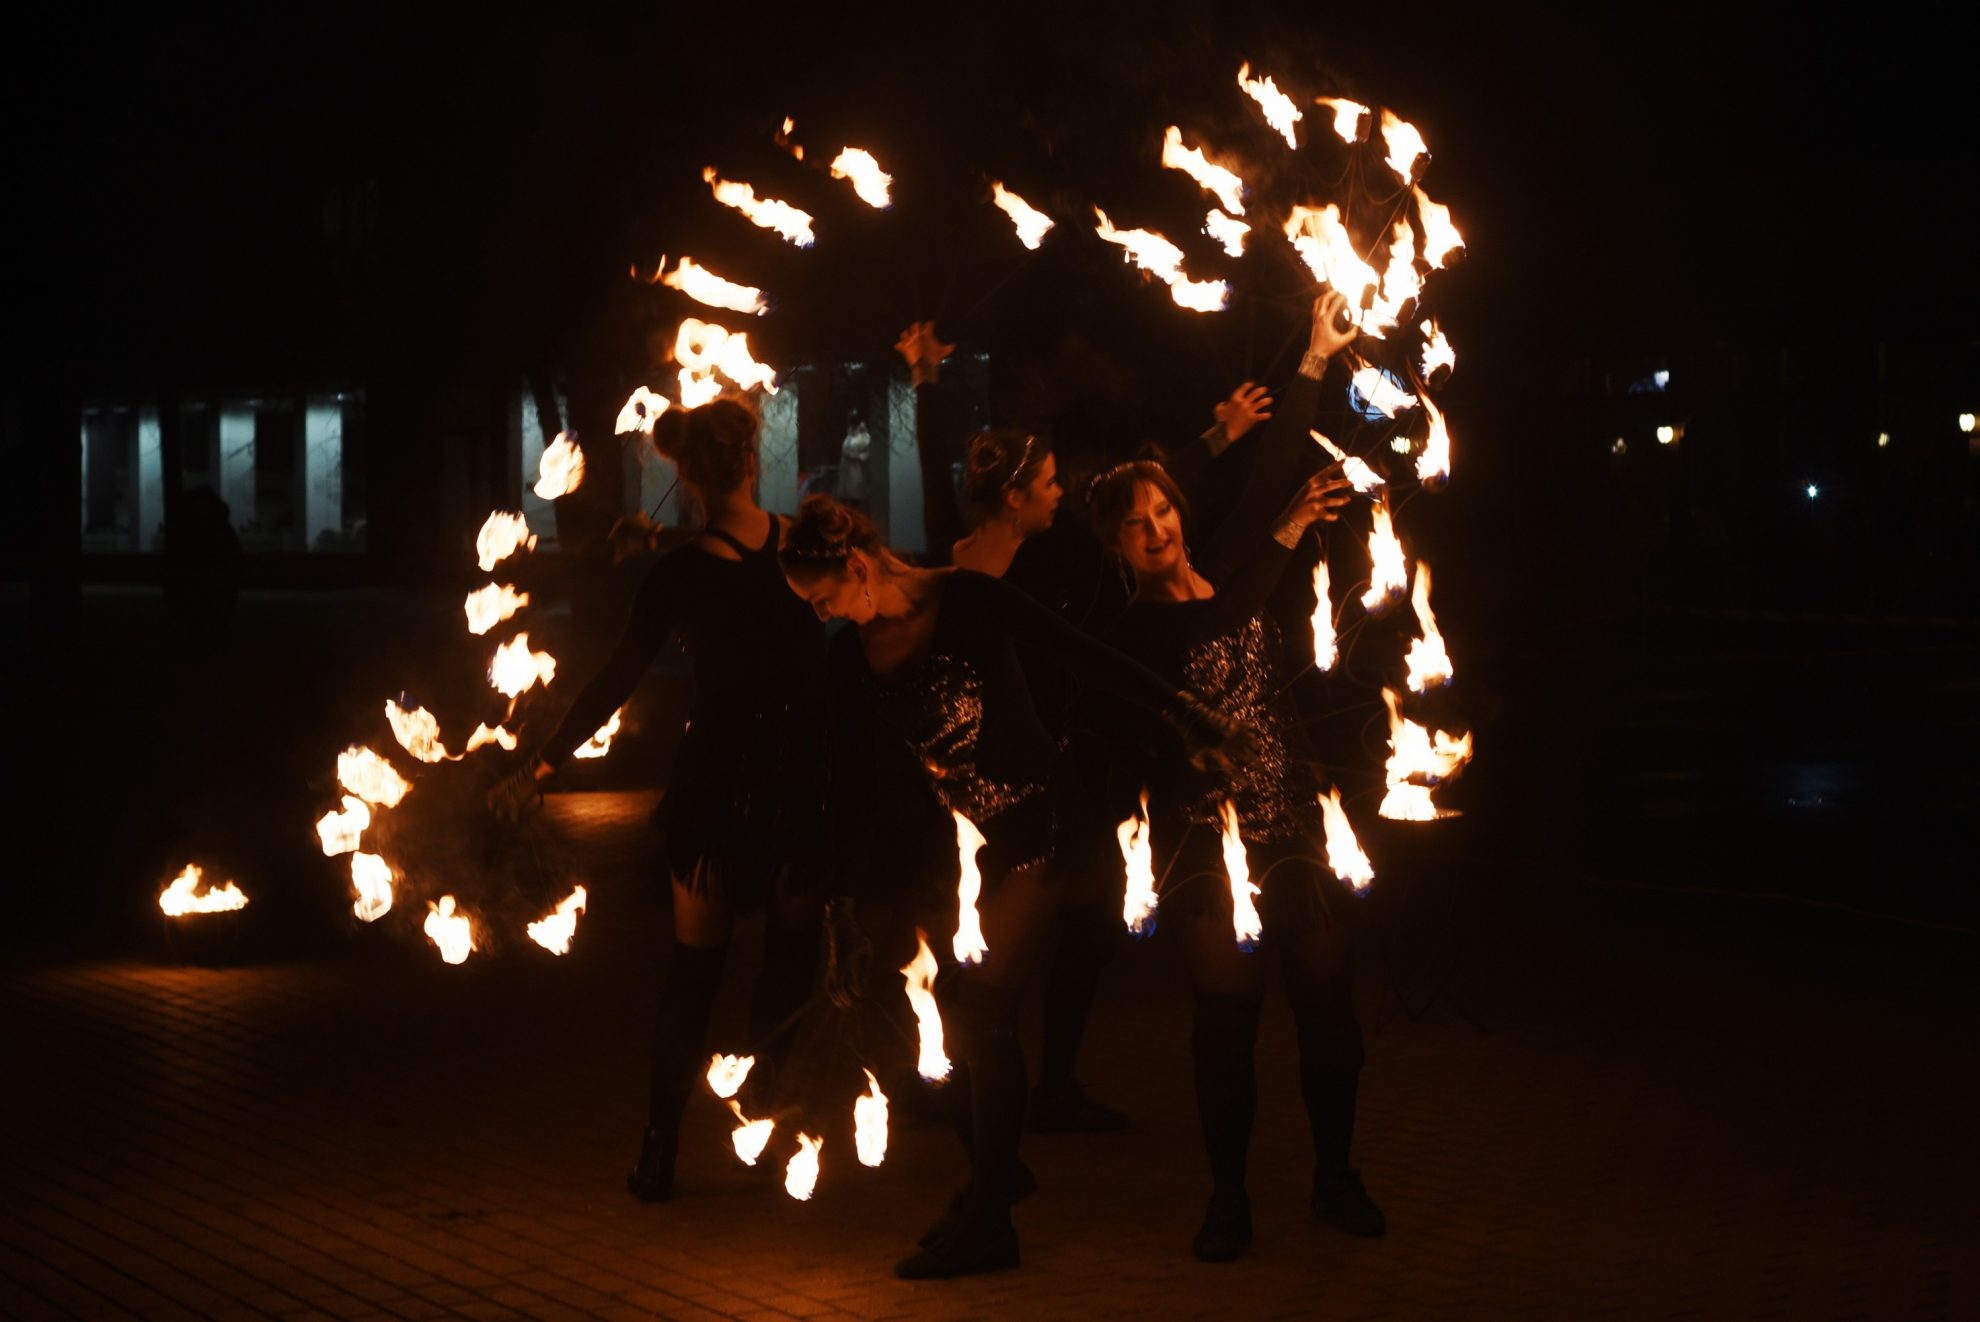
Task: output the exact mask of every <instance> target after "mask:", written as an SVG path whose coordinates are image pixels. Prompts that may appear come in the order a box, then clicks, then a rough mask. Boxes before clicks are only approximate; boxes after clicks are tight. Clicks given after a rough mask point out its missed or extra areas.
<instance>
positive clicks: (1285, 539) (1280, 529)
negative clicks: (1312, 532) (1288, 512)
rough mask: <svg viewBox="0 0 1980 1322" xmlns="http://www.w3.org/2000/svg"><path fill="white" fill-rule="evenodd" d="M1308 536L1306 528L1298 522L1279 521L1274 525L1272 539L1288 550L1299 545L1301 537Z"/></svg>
mask: <svg viewBox="0 0 1980 1322" xmlns="http://www.w3.org/2000/svg"><path fill="white" fill-rule="evenodd" d="M1304 536H1306V529H1305V528H1304V527H1303V526H1301V525H1300V524H1297V523H1279V524H1274V525H1273V527H1272V540H1273V541H1275V542H1277V543H1278V544H1279V545H1281V546H1283V547H1285V548H1286V549H1287V550H1288V551H1291V550H1294V549H1295V548H1297V547H1298V546H1299V539H1300V538H1302V537H1304Z"/></svg>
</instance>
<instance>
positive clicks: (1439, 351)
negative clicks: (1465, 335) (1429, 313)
mask: <svg viewBox="0 0 1980 1322" xmlns="http://www.w3.org/2000/svg"><path fill="white" fill-rule="evenodd" d="M1440 367H1441V368H1445V369H1447V370H1448V369H1454V368H1456V367H1457V350H1456V349H1453V348H1452V347H1451V342H1450V341H1449V340H1447V339H1445V338H1444V332H1443V328H1442V327H1440V326H1438V325H1437V323H1436V322H1435V321H1434V320H1433V321H1427V322H1425V323H1424V324H1423V356H1422V357H1421V358H1420V359H1418V360H1417V368H1418V370H1420V371H1421V372H1422V374H1423V379H1424V380H1425V381H1428V380H1429V379H1430V378H1431V377H1432V376H1434V375H1436V373H1437V369H1438V368H1440Z"/></svg>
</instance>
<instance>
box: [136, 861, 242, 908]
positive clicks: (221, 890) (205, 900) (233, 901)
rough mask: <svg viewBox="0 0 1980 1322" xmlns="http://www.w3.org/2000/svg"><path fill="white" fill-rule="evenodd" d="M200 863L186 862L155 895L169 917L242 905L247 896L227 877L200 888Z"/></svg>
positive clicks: (160, 906)
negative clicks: (167, 884) (203, 889)
mask: <svg viewBox="0 0 1980 1322" xmlns="http://www.w3.org/2000/svg"><path fill="white" fill-rule="evenodd" d="M199 878H200V870H199V864H197V863H188V864H186V870H185V871H184V872H181V873H180V874H179V875H178V876H176V877H174V878H173V879H172V884H171V885H169V886H167V887H166V888H165V889H164V890H163V891H161V892H160V893H159V896H158V907H159V908H160V909H163V910H164V911H165V916H166V917H168V918H183V917H185V916H186V915H187V914H189V913H226V912H227V911H228V910H230V909H245V908H246V907H247V902H248V900H247V896H245V895H243V894H242V893H241V888H240V887H239V886H236V885H235V884H234V883H233V882H231V881H229V882H226V883H224V884H223V885H219V886H208V887H207V888H206V890H205V891H204V893H201V892H200V889H199V887H200V880H199Z"/></svg>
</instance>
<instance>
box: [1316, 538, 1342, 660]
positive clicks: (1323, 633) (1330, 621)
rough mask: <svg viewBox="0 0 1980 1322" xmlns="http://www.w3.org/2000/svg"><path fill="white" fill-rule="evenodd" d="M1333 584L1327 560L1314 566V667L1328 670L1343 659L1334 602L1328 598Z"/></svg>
mask: <svg viewBox="0 0 1980 1322" xmlns="http://www.w3.org/2000/svg"><path fill="white" fill-rule="evenodd" d="M1332 591H1333V585H1332V584H1331V583H1329V582H1328V580H1327V562H1326V561H1325V560H1321V561H1319V562H1318V563H1316V564H1315V565H1314V566H1313V668H1314V669H1315V670H1320V671H1327V670H1332V669H1333V668H1334V663H1335V662H1336V661H1338V660H1340V659H1341V647H1340V641H1339V639H1338V638H1337V637H1336V636H1335V634H1334V603H1333V602H1332V601H1330V600H1328V594H1329V593H1331V592H1332Z"/></svg>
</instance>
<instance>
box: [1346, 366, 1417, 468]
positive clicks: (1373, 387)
mask: <svg viewBox="0 0 1980 1322" xmlns="http://www.w3.org/2000/svg"><path fill="white" fill-rule="evenodd" d="M1348 384H1349V385H1351V386H1353V387H1354V391H1355V393H1356V394H1358V395H1360V396H1361V397H1362V398H1363V399H1365V400H1367V401H1368V406H1369V407H1370V408H1372V409H1374V410H1375V411H1376V412H1377V413H1380V414H1383V415H1384V416H1386V417H1391V418H1393V417H1395V416H1396V415H1397V414H1398V413H1407V412H1408V411H1409V410H1411V409H1413V408H1415V407H1416V396H1415V395H1412V394H1410V393H1409V392H1408V391H1407V390H1404V389H1403V388H1402V387H1400V386H1398V385H1397V384H1396V383H1395V382H1393V381H1391V380H1390V379H1389V378H1388V377H1386V376H1384V375H1382V369H1381V368H1379V367H1359V368H1356V369H1355V373H1354V375H1353V376H1352V377H1350V378H1348ZM1403 448H1404V449H1405V450H1407V449H1408V448H1409V447H1408V443H1407V442H1405V443H1404V446H1403Z"/></svg>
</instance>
